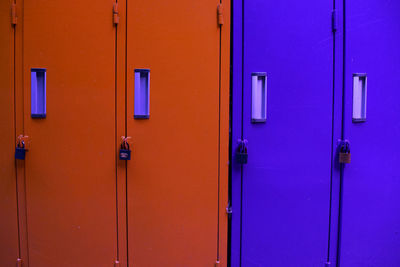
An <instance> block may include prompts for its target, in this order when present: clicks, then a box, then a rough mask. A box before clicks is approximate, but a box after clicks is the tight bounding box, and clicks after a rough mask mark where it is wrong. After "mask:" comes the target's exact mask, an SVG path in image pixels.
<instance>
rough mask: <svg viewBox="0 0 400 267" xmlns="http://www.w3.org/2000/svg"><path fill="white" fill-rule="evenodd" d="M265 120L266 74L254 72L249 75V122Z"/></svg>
mask: <svg viewBox="0 0 400 267" xmlns="http://www.w3.org/2000/svg"><path fill="white" fill-rule="evenodd" d="M266 120H267V74H266V73H265V72H255V73H252V74H251V122H253V123H257V122H265V121H266Z"/></svg>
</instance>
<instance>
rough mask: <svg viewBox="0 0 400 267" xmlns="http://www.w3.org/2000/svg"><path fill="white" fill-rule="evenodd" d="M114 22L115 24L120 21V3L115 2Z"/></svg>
mask: <svg viewBox="0 0 400 267" xmlns="http://www.w3.org/2000/svg"><path fill="white" fill-rule="evenodd" d="M113 22H114V24H115V25H117V24H118V23H119V12H118V3H114V5H113Z"/></svg>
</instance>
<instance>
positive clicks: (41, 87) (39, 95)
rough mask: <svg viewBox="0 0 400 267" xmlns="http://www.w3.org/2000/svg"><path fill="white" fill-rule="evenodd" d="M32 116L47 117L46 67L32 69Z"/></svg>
mask: <svg viewBox="0 0 400 267" xmlns="http://www.w3.org/2000/svg"><path fill="white" fill-rule="evenodd" d="M31 117H32V118H46V69H31Z"/></svg>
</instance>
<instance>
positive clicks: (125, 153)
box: [119, 141, 131, 160]
mask: <svg viewBox="0 0 400 267" xmlns="http://www.w3.org/2000/svg"><path fill="white" fill-rule="evenodd" d="M119 159H120V160H130V159H131V150H130V149H129V144H128V142H126V141H123V142H122V144H121V148H120V149H119Z"/></svg>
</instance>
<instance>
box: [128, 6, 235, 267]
mask: <svg viewBox="0 0 400 267" xmlns="http://www.w3.org/2000/svg"><path fill="white" fill-rule="evenodd" d="M218 3H219V1H216V0H205V1H186V0H172V1H162V0H161V1H159V0H136V1H133V2H132V4H130V3H129V4H128V7H127V9H128V13H127V20H128V22H127V23H128V24H127V33H128V35H127V60H128V61H127V88H126V89H127V135H128V136H130V137H131V138H132V139H131V144H132V147H131V148H132V149H133V155H132V160H130V161H128V163H127V168H128V170H127V173H128V176H127V198H128V200H127V206H128V207H127V208H128V248H129V264H131V265H133V266H139V267H140V266H212V265H213V264H214V263H215V261H216V255H217V242H218V240H217V231H218V146H219V143H218V131H219V129H218V125H219V121H218V120H219V114H218V112H219V48H220V43H219V37H220V34H219V28H218V25H217V20H216V19H217V5H218ZM227 13H229V12H228V11H227ZM148 77H149V79H148ZM148 90H149V91H148ZM148 92H149V93H148ZM148 103H149V106H148Z"/></svg>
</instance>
